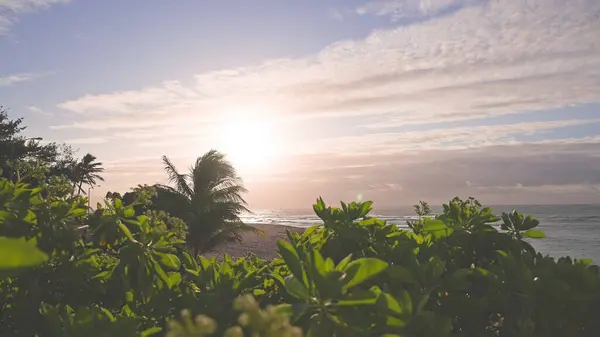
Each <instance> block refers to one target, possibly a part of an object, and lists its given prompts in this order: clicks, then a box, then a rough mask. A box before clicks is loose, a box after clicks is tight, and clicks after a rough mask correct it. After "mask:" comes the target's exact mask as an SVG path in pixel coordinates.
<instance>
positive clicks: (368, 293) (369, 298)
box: [337, 290, 377, 306]
mask: <svg viewBox="0 0 600 337" xmlns="http://www.w3.org/2000/svg"><path fill="white" fill-rule="evenodd" d="M376 301H377V293H375V292H374V291H372V290H363V291H355V292H353V293H351V294H348V295H346V296H344V297H343V298H342V299H341V300H340V301H339V302H338V303H337V305H339V306H355V305H368V304H375V302H376Z"/></svg>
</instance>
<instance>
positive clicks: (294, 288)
mask: <svg viewBox="0 0 600 337" xmlns="http://www.w3.org/2000/svg"><path fill="white" fill-rule="evenodd" d="M285 289H286V290H287V292H288V293H290V295H292V296H295V297H298V298H300V299H303V300H308V299H310V293H309V292H308V289H306V287H305V286H304V285H303V284H302V282H300V281H299V280H298V278H296V277H295V276H292V275H290V276H288V277H286V278H285Z"/></svg>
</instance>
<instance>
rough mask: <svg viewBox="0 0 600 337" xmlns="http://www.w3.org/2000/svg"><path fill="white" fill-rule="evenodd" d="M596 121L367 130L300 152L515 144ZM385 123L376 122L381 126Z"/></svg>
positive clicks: (311, 145)
mask: <svg viewBox="0 0 600 337" xmlns="http://www.w3.org/2000/svg"><path fill="white" fill-rule="evenodd" d="M590 124H600V119H579V120H557V121H545V122H521V123H514V124H498V125H481V126H474V127H454V128H448V127H446V128H435V129H430V130H426V131H410V132H389V133H367V134H363V135H359V136H349V137H341V138H340V137H331V138H326V139H320V140H316V141H314V142H308V143H307V144H306V147H305V148H303V149H302V151H303V152H313V153H314V152H315V151H317V152H322V151H323V149H326V151H327V153H336V152H346V151H347V150H348V149H351V153H366V154H368V153H371V154H373V153H382V154H388V155H390V154H398V153H405V152H415V151H423V150H430V149H445V150H456V149H465V148H475V147H484V146H492V145H502V144H519V143H521V142H520V141H518V139H517V138H516V136H522V135H533V134H537V133H542V132H547V131H550V130H556V129H560V128H564V127H569V126H578V125H590ZM382 126H385V125H381V126H377V127H382Z"/></svg>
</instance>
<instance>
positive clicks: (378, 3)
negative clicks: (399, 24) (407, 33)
mask: <svg viewBox="0 0 600 337" xmlns="http://www.w3.org/2000/svg"><path fill="white" fill-rule="evenodd" d="M482 2H483V1H482V0H375V1H370V2H367V3H366V4H364V5H362V6H359V7H358V8H356V10H355V11H356V13H357V14H359V15H377V16H384V15H386V16H387V15H389V16H391V17H392V19H393V20H394V21H398V20H401V19H405V18H416V17H421V16H430V15H437V14H440V13H443V12H444V11H447V10H450V9H457V8H462V7H466V6H470V5H475V4H478V3H479V4H480V3H482Z"/></svg>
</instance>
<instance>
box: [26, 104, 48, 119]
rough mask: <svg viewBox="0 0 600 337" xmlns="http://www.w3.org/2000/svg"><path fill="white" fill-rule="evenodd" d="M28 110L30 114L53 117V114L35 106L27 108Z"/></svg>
mask: <svg viewBox="0 0 600 337" xmlns="http://www.w3.org/2000/svg"><path fill="white" fill-rule="evenodd" d="M27 110H29V111H30V112H32V113H34V114H37V115H43V116H52V115H53V114H52V113H51V112H47V111H44V110H42V109H40V108H38V107H37V106H33V105H31V106H29V107H27Z"/></svg>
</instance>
